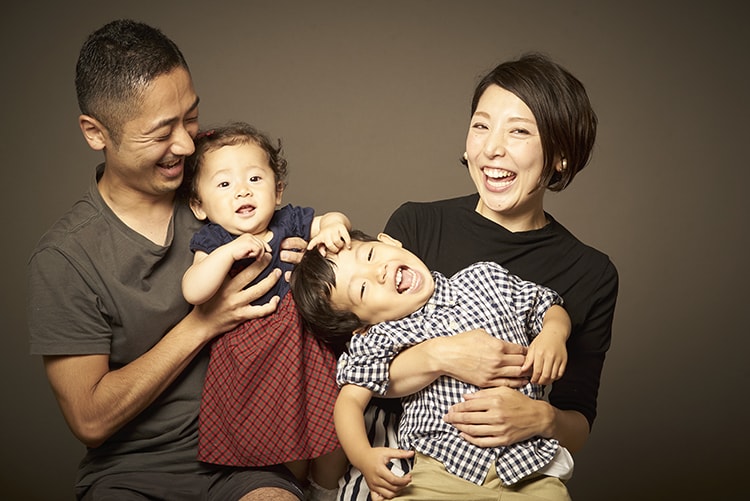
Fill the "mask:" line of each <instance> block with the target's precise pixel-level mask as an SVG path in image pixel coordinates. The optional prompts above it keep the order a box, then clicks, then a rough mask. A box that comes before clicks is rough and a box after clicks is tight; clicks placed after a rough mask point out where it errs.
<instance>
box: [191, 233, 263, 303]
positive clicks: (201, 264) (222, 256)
mask: <svg viewBox="0 0 750 501" xmlns="http://www.w3.org/2000/svg"><path fill="white" fill-rule="evenodd" d="M270 251H271V248H270V247H269V246H268V244H267V243H266V242H264V241H263V240H261V239H259V238H257V237H255V236H254V235H251V234H249V233H245V234H244V235H240V236H239V237H237V238H235V239H234V240H232V241H231V242H229V243H228V244H224V245H222V246H220V247H217V248H216V249H215V250H214V251H213V252H211V253H210V254H206V253H205V252H201V251H196V252H195V256H194V257H193V264H192V265H191V266H190V268H188V269H187V271H186V272H185V274H184V275H183V277H182V294H183V295H184V296H185V300H187V302H188V303H190V304H202V303H205V302H206V301H208V300H209V299H211V297H213V295H214V294H215V293H216V291H217V290H219V287H221V284H222V283H224V279H225V278H226V277H227V274H228V273H229V269H230V268H231V267H232V264H233V263H234V262H235V261H239V260H240V259H244V258H248V257H252V258H257V257H259V256H261V255H262V254H263V252H270Z"/></svg>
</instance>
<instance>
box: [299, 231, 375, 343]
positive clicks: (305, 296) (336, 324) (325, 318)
mask: <svg viewBox="0 0 750 501" xmlns="http://www.w3.org/2000/svg"><path fill="white" fill-rule="evenodd" d="M349 234H350V235H351V239H352V240H353V241H360V242H374V241H376V240H377V239H376V238H373V237H371V236H370V235H367V234H366V233H364V232H362V231H360V230H352V231H351V232H349ZM334 266H335V264H334V263H333V261H331V260H330V259H328V258H326V257H324V256H322V255H321V254H320V252H318V251H317V250H309V251H307V252H305V255H304V256H302V260H301V261H300V263H299V264H298V265H297V266H295V267H294V271H292V277H291V280H290V285H291V291H292V296H293V297H294V301H295V303H296V304H297V309H298V310H299V313H300V315H301V316H302V320H303V321H304V323H305V326H306V327H307V328H308V329H309V330H310V332H312V333H313V335H315V336H316V337H317V338H318V339H321V340H322V341H324V342H327V343H334V344H335V343H340V342H342V341H345V340H346V339H348V338H349V337H350V336H351V335H352V334H353V333H354V332H355V331H357V330H361V329H363V328H365V327H367V324H365V323H364V322H362V320H360V319H359V317H358V316H357V315H355V314H354V313H352V312H350V311H344V310H339V309H337V308H334V307H333V305H332V304H331V290H332V289H333V288H334V287H335V286H336V273H335V270H334Z"/></svg>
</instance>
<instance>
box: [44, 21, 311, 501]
mask: <svg viewBox="0 0 750 501" xmlns="http://www.w3.org/2000/svg"><path fill="white" fill-rule="evenodd" d="M76 90H77V93H78V101H79V106H80V109H81V113H82V114H81V116H80V117H79V125H80V128H81V132H82V133H83V136H84V139H85V140H86V142H87V143H88V145H89V146H90V147H91V148H92V149H94V150H97V151H101V152H102V153H103V154H104V163H103V164H102V165H100V166H99V167H97V171H96V176H95V178H94V180H93V182H92V185H91V187H90V188H89V191H88V192H87V194H86V195H85V196H84V197H83V198H82V199H81V200H79V201H78V202H77V203H76V204H74V206H73V207H72V208H71V209H70V211H69V212H68V213H67V214H65V215H64V216H63V217H62V218H61V219H60V220H59V221H58V222H57V223H55V225H54V226H53V227H52V228H51V229H50V230H49V231H48V232H47V233H46V234H45V236H44V237H43V238H42V239H41V241H40V242H39V244H38V246H37V248H36V249H35V251H34V252H33V254H32V257H31V260H30V264H29V291H30V296H29V327H30V333H31V351H32V354H39V355H43V356H44V365H45V369H46V372H47V377H48V378H49V381H50V384H51V386H52V389H53V391H54V394H55V396H56V398H57V400H58V403H59V405H60V408H61V410H62V412H63V415H64V416H65V419H66V421H67V423H68V425H69V427H70V429H71V430H72V432H73V433H74V434H75V436H76V437H77V438H78V439H79V440H80V441H81V442H83V443H84V444H85V445H86V446H87V447H88V450H87V453H86V456H85V457H84V459H83V461H82V462H81V464H80V466H79V471H78V478H77V481H76V495H77V497H78V499H85V500H96V499H104V498H107V499H110V498H111V497H114V498H116V499H118V500H119V499H145V498H148V499H217V500H225V499H242V500H248V501H249V500H254V499H265V500H275V499H278V500H295V499H301V498H302V491H301V490H300V487H299V485H298V484H297V483H296V481H295V480H294V479H293V477H292V476H291V474H290V473H289V472H288V471H287V470H286V469H284V468H267V469H220V468H217V467H211V466H210V465H206V464H202V463H199V462H198V461H196V459H195V454H196V447H197V442H198V432H197V430H198V409H199V405H200V396H201V389H202V384H203V377H204V374H205V369H206V362H207V358H208V350H207V349H206V346H207V344H208V343H209V341H211V339H213V338H214V337H215V336H217V335H219V334H220V333H222V332H225V331H227V330H229V329H231V328H233V327H234V326H235V325H237V324H238V323H239V322H242V321H244V320H248V319H252V318H258V317H261V316H264V315H267V314H268V313H270V312H272V311H273V310H274V309H275V308H276V305H277V304H278V298H274V299H273V300H272V301H271V302H269V303H268V304H266V305H263V306H250V305H249V303H250V302H251V301H253V300H254V299H257V298H258V297H260V296H262V295H263V294H264V293H265V292H266V291H268V290H269V289H270V287H271V285H272V284H273V283H274V282H275V281H276V280H278V279H279V277H280V272H279V271H278V270H275V272H274V273H272V274H271V275H270V276H269V277H268V278H266V279H265V280H263V281H262V282H260V283H259V284H258V285H256V286H254V287H250V288H248V289H243V287H244V286H245V285H246V284H247V283H249V282H250V281H251V280H252V279H253V278H254V277H255V276H257V275H258V274H259V273H260V271H261V270H262V269H263V267H264V266H266V265H267V264H268V262H269V260H268V256H265V257H264V258H262V259H259V260H258V261H257V262H256V263H255V264H254V265H252V266H250V267H248V268H247V269H246V270H244V271H243V272H242V273H240V274H238V275H237V276H236V277H234V278H233V279H232V280H231V281H229V280H228V281H227V282H226V283H225V284H224V285H223V287H222V288H221V289H220V290H219V291H218V292H217V293H216V295H215V296H214V297H213V298H212V300H210V301H209V302H207V303H205V304H203V305H201V306H198V307H195V308H193V309H191V308H190V306H189V305H188V304H187V303H186V302H185V300H184V299H183V297H182V294H181V291H180V277H181V276H182V273H183V272H184V271H185V269H187V267H188V266H189V264H190V262H191V261H192V254H191V252H190V250H189V245H188V241H189V239H190V237H191V236H192V235H193V233H194V232H195V230H196V229H197V228H198V227H199V225H200V223H199V222H198V221H196V220H195V219H194V217H193V216H192V213H191V212H190V209H189V208H188V206H187V205H186V203H185V202H184V200H182V199H181V197H180V196H179V195H178V188H179V187H180V185H181V183H182V178H183V168H184V161H185V157H186V156H188V155H190V154H191V153H192V152H193V149H194V147H193V137H194V136H195V135H196V133H197V132H198V102H199V99H198V96H197V94H196V92H195V90H194V89H193V83H192V79H191V76H190V71H189V69H188V66H187V63H186V62H185V59H184V57H183V56H182V54H181V52H180V50H179V48H178V47H177V46H176V45H175V44H174V43H173V42H172V41H171V40H169V39H168V38H167V37H166V36H164V35H163V34H162V33H161V32H160V31H159V30H157V29H155V28H152V27H150V26H148V25H145V24H142V23H137V22H133V21H128V20H121V21H114V22H111V23H109V24H107V25H105V26H103V27H102V28H100V29H99V30H97V31H96V32H94V33H93V34H91V35H90V37H89V38H88V39H87V41H86V42H85V43H84V45H83V47H82V49H81V52H80V56H79V59H78V64H77V68H76ZM287 244H288V245H287V246H285V248H304V243H302V242H297V241H290V242H288V243H287ZM285 254H287V255H285V256H284V257H285V258H286V259H288V260H290V261H295V260H296V259H295V257H293V256H295V255H296V254H295V253H289V252H286V253H285Z"/></svg>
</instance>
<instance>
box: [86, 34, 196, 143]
mask: <svg viewBox="0 0 750 501" xmlns="http://www.w3.org/2000/svg"><path fill="white" fill-rule="evenodd" d="M178 67H179V68H184V69H185V70H186V71H188V72H189V71H190V70H189V69H188V65H187V62H186V61H185V58H184V57H183V55H182V52H180V49H179V47H177V45H176V44H175V43H174V42H173V41H172V40H170V39H169V38H167V37H166V36H165V35H164V34H163V33H162V32H161V31H159V30H158V29H156V28H153V27H151V26H149V25H147V24H144V23H140V22H136V21H132V20H129V19H120V20H117V21H112V22H110V23H108V24H106V25H104V26H102V27H101V28H99V29H98V30H96V31H95V32H93V33H92V34H91V35H89V37H88V38H87V39H86V41H85V42H84V44H83V46H82V47H81V51H80V53H79V55H78V62H77V64H76V78H75V83H76V94H77V96H78V107H79V108H80V110H81V113H82V114H84V115H89V116H92V117H94V118H96V119H97V120H99V121H100V122H101V123H102V124H103V125H104V126H105V127H107V129H108V130H109V132H110V134H111V135H112V138H113V140H115V141H116V142H119V140H120V138H121V135H122V126H123V125H124V124H125V122H127V121H128V119H129V118H130V117H131V116H132V115H133V114H134V113H136V112H137V111H138V110H139V107H140V104H141V98H142V97H143V93H144V91H145V90H146V88H147V87H148V86H149V84H151V82H152V81H153V80H154V79H155V78H156V77H159V76H161V75H164V74H167V73H169V72H171V71H172V70H174V69H175V68H178Z"/></svg>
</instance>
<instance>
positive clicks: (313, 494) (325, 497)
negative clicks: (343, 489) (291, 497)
mask: <svg viewBox="0 0 750 501" xmlns="http://www.w3.org/2000/svg"><path fill="white" fill-rule="evenodd" d="M309 480H310V487H309V489H308V491H307V498H306V499H307V501H336V494H338V491H339V490H338V487H337V488H335V489H326V488H325V487H321V486H320V485H318V484H316V483H315V481H314V480H313V479H309Z"/></svg>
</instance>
